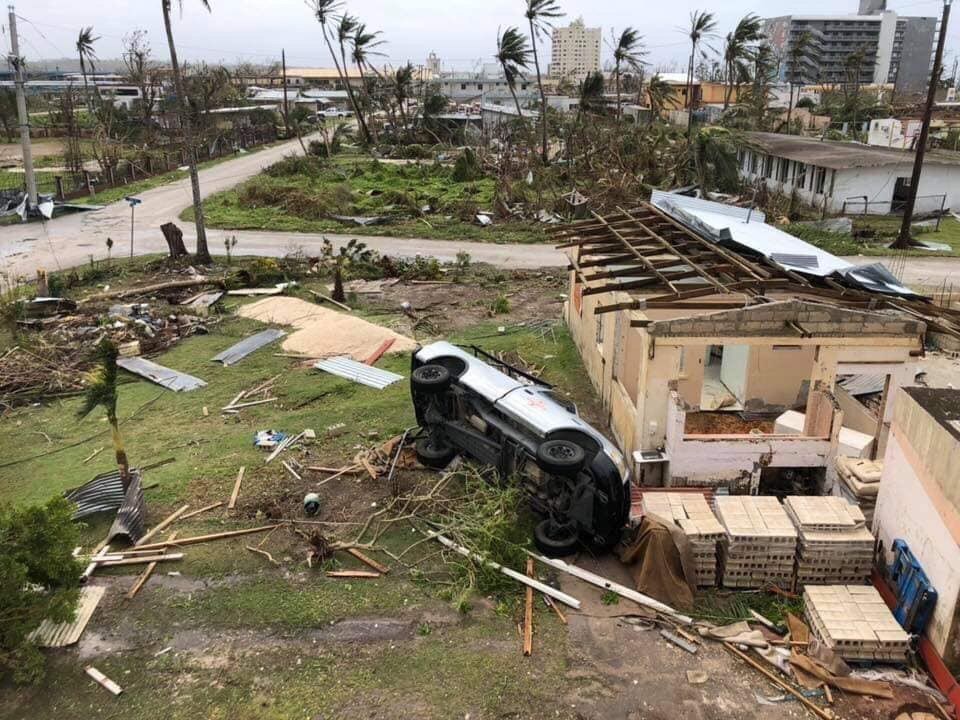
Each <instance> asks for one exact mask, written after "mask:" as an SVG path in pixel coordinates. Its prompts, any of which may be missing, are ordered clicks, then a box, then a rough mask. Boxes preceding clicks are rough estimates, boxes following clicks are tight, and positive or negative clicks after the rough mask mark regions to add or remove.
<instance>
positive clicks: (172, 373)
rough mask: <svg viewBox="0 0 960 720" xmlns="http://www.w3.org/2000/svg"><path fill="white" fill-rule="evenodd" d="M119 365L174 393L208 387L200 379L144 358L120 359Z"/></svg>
mask: <svg viewBox="0 0 960 720" xmlns="http://www.w3.org/2000/svg"><path fill="white" fill-rule="evenodd" d="M117 365H119V366H120V367H122V368H123V369H124V370H126V371H127V372H132V373H133V374H134V375H139V376H140V377H144V378H146V379H147V380H150V381H151V382H155V383H156V384H157V385H161V386H163V387H165V388H167V389H168V390H173V391H174V392H181V391H183V392H189V391H190V390H196V389H197V388H202V387H206V385H207V383H206V382H204V381H203V380H201V379H200V378H196V377H193V375H187V374H186V373H182V372H179V371H178V370H171V369H170V368H168V367H164V366H163V365H157V363H155V362H153V361H151V360H147V359H146V358H142V357H130V358H120V359H119V360H117Z"/></svg>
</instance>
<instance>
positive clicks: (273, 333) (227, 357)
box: [211, 329, 286, 365]
mask: <svg viewBox="0 0 960 720" xmlns="http://www.w3.org/2000/svg"><path fill="white" fill-rule="evenodd" d="M284 335H286V333H285V332H284V331H283V330H276V329H269V330H264V331H262V332H258V333H257V334H256V335H251V336H250V337H248V338H244V339H243V340H241V341H240V342H238V343H237V344H236V345H233V346H231V347H228V348H227V349H226V350H224V351H223V352H222V353H220V354H219V355H216V356H214V357H213V358H211V360H213V361H214V362H222V363H223V364H224V365H233V364H234V363H238V362H240V361H241V360H243V358H245V357H246V356H247V355H249V354H250V353H252V352H254V351H256V350H259V349H260V348H262V347H264V346H266V345H269V344H270V343H272V342H274V341H276V340H279V339H280V338H282V337H283V336H284Z"/></svg>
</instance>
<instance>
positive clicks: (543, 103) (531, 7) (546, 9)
mask: <svg viewBox="0 0 960 720" xmlns="http://www.w3.org/2000/svg"><path fill="white" fill-rule="evenodd" d="M524 2H525V3H526V6H527V7H526V11H525V12H524V15H525V16H526V18H527V23H528V24H529V25H530V44H531V47H532V48H533V64H534V67H535V68H536V70H537V88H538V89H539V90H540V135H541V149H540V152H541V156H542V158H543V162H544V163H548V162H550V158H549V156H548V154H547V94H546V93H545V92H544V90H543V76H542V75H541V74H540V57H539V56H538V55H537V37H539V36H541V35H546V34H547V31H548V30H550V29H551V28H552V27H553V25H552V21H553V20H556V19H557V18H561V17H563V12H562V11H561V10H560V6H559V5H558V4H557V0H524Z"/></svg>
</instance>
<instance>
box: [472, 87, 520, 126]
mask: <svg viewBox="0 0 960 720" xmlns="http://www.w3.org/2000/svg"><path fill="white" fill-rule="evenodd" d="M507 87H508V88H510V94H511V95H512V96H513V104H514V105H516V106H517V115H518V116H519V118H520V120H521V121H522V120H523V110H521V109H520V100H519V98H517V89H516V88H515V87H514V83H512V82H508V83H507ZM482 111H483V109H482V108H481V112H482Z"/></svg>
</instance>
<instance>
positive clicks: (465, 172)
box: [453, 148, 483, 183]
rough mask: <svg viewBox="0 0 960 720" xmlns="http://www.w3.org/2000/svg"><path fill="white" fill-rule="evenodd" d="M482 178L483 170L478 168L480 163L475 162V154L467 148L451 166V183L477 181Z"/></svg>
mask: <svg viewBox="0 0 960 720" xmlns="http://www.w3.org/2000/svg"><path fill="white" fill-rule="evenodd" d="M482 177H483V170H482V169H481V168H480V162H479V161H478V160H477V154H476V153H475V152H474V151H473V150H471V149H470V148H467V149H466V150H464V151H463V153H462V154H461V155H460V157H458V158H457V162H456V164H455V165H454V166H453V181H454V182H457V183H464V182H470V181H472V180H479V179H480V178H482Z"/></svg>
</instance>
